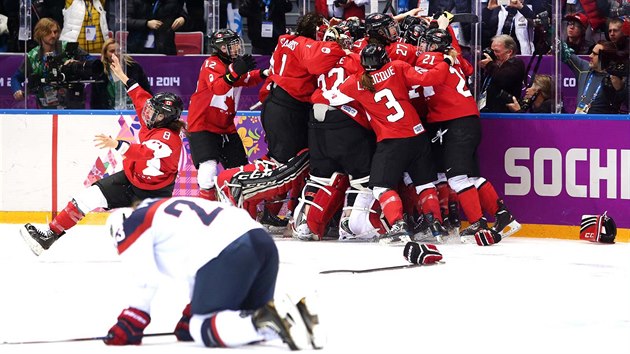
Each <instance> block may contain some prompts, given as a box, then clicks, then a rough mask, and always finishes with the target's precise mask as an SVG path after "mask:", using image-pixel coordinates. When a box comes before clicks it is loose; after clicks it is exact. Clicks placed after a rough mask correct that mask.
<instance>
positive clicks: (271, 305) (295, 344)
mask: <svg viewBox="0 0 630 354" xmlns="http://www.w3.org/2000/svg"><path fill="white" fill-rule="evenodd" d="M252 322H253V323H254V326H255V327H256V329H258V330H262V331H265V330H267V331H271V332H274V333H275V334H277V335H278V336H279V337H280V338H281V339H282V341H283V342H284V343H286V344H287V345H288V346H289V348H291V350H301V349H308V348H309V347H310V341H311V339H310V335H309V332H308V328H307V326H306V324H305V323H304V319H303V318H302V315H301V314H300V311H299V310H298V308H297V307H296V306H295V305H294V304H292V303H290V301H289V300H288V299H283V300H280V301H278V302H277V303H276V302H274V300H271V301H269V302H268V303H267V304H266V305H265V306H263V307H261V308H260V309H258V310H256V312H254V314H253V315H252Z"/></svg>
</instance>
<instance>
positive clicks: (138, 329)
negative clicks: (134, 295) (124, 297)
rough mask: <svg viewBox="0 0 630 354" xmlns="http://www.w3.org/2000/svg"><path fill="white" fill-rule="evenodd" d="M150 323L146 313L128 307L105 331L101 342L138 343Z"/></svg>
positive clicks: (113, 343) (115, 343)
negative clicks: (105, 333) (105, 335)
mask: <svg viewBox="0 0 630 354" xmlns="http://www.w3.org/2000/svg"><path fill="white" fill-rule="evenodd" d="M149 323H151V316H149V314H148V313H146V312H144V311H142V310H139V309H136V308H133V307H129V308H127V309H124V310H123V311H122V312H121V313H120V315H119V316H118V322H117V323H116V324H115V325H114V326H113V327H112V328H110V330H109V332H107V337H106V338H105V339H103V342H105V344H107V345H128V344H134V345H138V344H140V343H142V336H143V335H144V329H145V328H147V326H148V325H149Z"/></svg>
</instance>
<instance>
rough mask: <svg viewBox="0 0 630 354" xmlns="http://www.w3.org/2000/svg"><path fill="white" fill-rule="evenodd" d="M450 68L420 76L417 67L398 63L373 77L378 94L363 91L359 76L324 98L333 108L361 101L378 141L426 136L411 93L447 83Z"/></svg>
mask: <svg viewBox="0 0 630 354" xmlns="http://www.w3.org/2000/svg"><path fill="white" fill-rule="evenodd" d="M448 68H449V66H448V64H446V63H444V62H442V63H440V64H438V65H436V67H435V68H434V69H433V70H430V71H427V72H425V73H420V72H418V71H416V69H415V68H414V67H413V66H411V65H409V64H407V63H405V62H402V61H399V60H395V61H392V62H389V63H387V64H385V65H384V66H383V67H382V68H381V69H379V70H376V71H373V72H371V73H370V76H372V80H373V82H374V88H375V92H370V91H368V90H366V89H364V88H363V87H362V85H361V83H360V80H361V75H362V74H361V73H357V74H353V75H351V76H350V77H349V78H348V79H347V80H346V81H344V83H343V84H341V85H340V86H339V90H337V91H334V90H331V91H327V92H325V93H323V94H322V95H323V97H324V98H325V99H327V100H328V102H329V104H330V105H333V106H339V105H342V104H345V103H347V102H349V101H351V100H352V99H354V100H356V101H358V102H359V103H360V104H361V105H362V106H363V108H364V109H365V111H366V112H367V114H368V119H369V120H370V125H371V126H372V129H374V132H375V133H376V139H377V141H381V140H383V139H396V138H408V137H412V136H415V135H418V134H422V133H423V132H424V127H423V126H422V123H421V122H420V118H419V117H418V113H417V112H416V110H415V109H414V107H413V106H412V105H411V103H410V101H409V90H410V89H411V87H412V86H414V85H422V86H430V85H437V84H439V83H441V82H443V81H444V79H445V78H446V74H447V72H448Z"/></svg>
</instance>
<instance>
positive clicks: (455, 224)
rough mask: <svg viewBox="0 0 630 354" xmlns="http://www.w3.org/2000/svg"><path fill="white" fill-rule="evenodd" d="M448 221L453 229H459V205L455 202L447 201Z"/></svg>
mask: <svg viewBox="0 0 630 354" xmlns="http://www.w3.org/2000/svg"><path fill="white" fill-rule="evenodd" d="M448 221H449V223H450V224H451V227H452V228H453V229H457V230H459V228H460V227H461V226H462V222H461V220H459V205H458V204H457V203H448Z"/></svg>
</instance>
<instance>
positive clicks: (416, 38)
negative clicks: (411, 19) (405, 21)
mask: <svg viewBox="0 0 630 354" xmlns="http://www.w3.org/2000/svg"><path fill="white" fill-rule="evenodd" d="M425 33H426V28H425V27H424V26H422V25H412V26H411V27H409V28H407V30H406V31H405V35H404V39H405V43H409V44H411V45H415V46H416V47H419V46H420V43H421V42H422V41H424V40H425V37H424V35H425Z"/></svg>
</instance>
